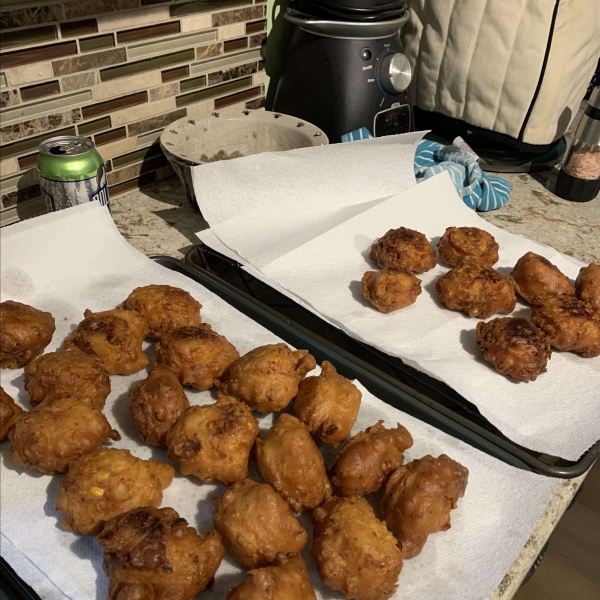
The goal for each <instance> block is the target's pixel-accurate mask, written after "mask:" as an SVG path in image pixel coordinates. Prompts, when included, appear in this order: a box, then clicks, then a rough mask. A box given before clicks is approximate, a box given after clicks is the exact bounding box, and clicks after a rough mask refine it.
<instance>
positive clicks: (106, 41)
mask: <svg viewBox="0 0 600 600" xmlns="http://www.w3.org/2000/svg"><path fill="white" fill-rule="evenodd" d="M114 45H115V36H114V35H113V34H112V33H108V34H106V35H95V36H93V37H88V38H81V39H80V40H79V50H80V51H81V52H95V51H96V50H102V49H104V48H113V47H114Z"/></svg>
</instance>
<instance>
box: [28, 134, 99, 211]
mask: <svg viewBox="0 0 600 600" xmlns="http://www.w3.org/2000/svg"><path fill="white" fill-rule="evenodd" d="M39 151H40V155H39V158H38V163H37V166H38V172H39V174H40V187H41V188H42V195H43V196H44V199H45V201H46V206H47V208H48V212H54V211H57V210H63V208H69V207H71V206H75V205H77V204H86V203H87V202H94V201H98V202H100V204H101V205H102V206H108V207H109V208H110V204H109V201H108V190H107V189H106V169H105V167H104V161H103V160H102V157H101V156H100V154H99V153H98V151H97V150H96V148H95V146H94V142H92V141H91V140H89V139H88V138H85V137H81V136H72V135H60V136H58V137H53V138H50V139H48V140H45V141H43V142H42V143H41V144H40V146H39Z"/></svg>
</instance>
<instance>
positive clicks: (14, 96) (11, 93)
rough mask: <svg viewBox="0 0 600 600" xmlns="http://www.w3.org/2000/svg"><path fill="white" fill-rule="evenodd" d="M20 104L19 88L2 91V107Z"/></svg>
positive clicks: (0, 95) (0, 93)
mask: <svg viewBox="0 0 600 600" xmlns="http://www.w3.org/2000/svg"><path fill="white" fill-rule="evenodd" d="M15 104H19V92H18V91H17V90H4V91H3V92H0V108H4V107H5V106H14V105H15Z"/></svg>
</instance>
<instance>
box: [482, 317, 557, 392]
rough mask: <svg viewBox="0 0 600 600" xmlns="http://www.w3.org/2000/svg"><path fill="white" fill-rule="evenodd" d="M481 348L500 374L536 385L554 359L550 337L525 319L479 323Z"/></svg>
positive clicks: (508, 318)
mask: <svg viewBox="0 0 600 600" xmlns="http://www.w3.org/2000/svg"><path fill="white" fill-rule="evenodd" d="M475 335H476V341H477V345H478V346H479V348H480V349H481V350H482V352H483V358H485V360H487V362H489V363H491V364H492V365H493V366H494V367H495V369H496V370H497V371H498V373H502V374H503V375H509V376H510V377H512V378H513V379H516V380H517V381H535V380H536V379H537V378H538V376H539V375H540V374H541V373H545V372H546V364H547V363H548V361H549V360H550V357H551V356H552V352H551V350H550V344H549V342H548V338H547V337H546V335H545V334H544V333H543V332H542V331H541V330H540V329H538V328H537V327H536V326H535V325H534V324H533V323H531V322H530V321H528V320H527V319H524V318H522V317H517V318H513V317H504V318H501V319H493V320H491V321H488V322H487V323H484V322H483V321H480V322H479V323H477V329H476V334H475Z"/></svg>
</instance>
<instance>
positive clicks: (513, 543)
mask: <svg viewBox="0 0 600 600" xmlns="http://www.w3.org/2000/svg"><path fill="white" fill-rule="evenodd" d="M0 251H1V252H2V271H1V282H2V288H1V296H2V300H7V299H13V300H17V301H21V302H26V303H30V304H32V305H34V306H36V307H37V308H40V309H42V310H48V311H51V312H52V314H53V315H54V317H55V319H56V324H57V330H56V333H55V334H54V337H53V340H52V343H51V345H50V346H49V347H48V348H47V351H52V350H55V349H57V348H58V347H59V346H60V345H61V344H62V341H63V340H64V338H65V337H66V336H67V334H68V333H69V332H70V331H71V330H72V329H73V328H74V327H75V326H76V324H77V323H78V322H79V321H80V319H81V318H82V313H83V311H84V309H85V308H90V309H92V310H95V311H98V310H106V309H109V308H111V307H114V306H115V305H117V304H118V303H120V302H121V301H122V300H123V299H124V298H125V297H126V296H127V295H128V294H129V292H130V291H131V290H132V289H133V288H134V287H137V286H141V285H147V284H151V283H163V284H170V285H174V286H178V287H181V288H183V289H186V290H188V291H189V292H190V293H191V294H192V295H193V296H194V297H195V298H197V299H198V300H199V301H200V302H201V304H202V305H203V309H202V314H203V318H204V319H205V320H206V321H207V322H208V323H210V324H211V325H213V326H214V328H215V329H216V330H217V331H219V332H220V333H222V334H224V335H225V336H226V337H227V338H228V339H229V340H230V341H231V342H233V343H234V344H235V346H236V347H237V348H238V350H239V351H240V353H244V352H247V351H248V350H250V349H251V348H254V347H256V346H258V345H261V344H266V343H273V342H276V341H278V338H277V337H276V336H274V335H273V334H271V333H270V332H269V331H267V330H265V329H264V328H262V327H261V326H259V325H257V324H256V323H254V322H253V321H251V320H250V319H249V318H247V317H245V316H244V315H242V314H241V313H239V312H237V311H236V310H235V309H233V308H232V307H230V306H229V305H228V304H226V303H225V302H224V301H222V300H221V299H219V298H218V297H216V296H215V295H214V294H212V293H211V292H209V291H208V290H206V289H204V288H203V287H202V286H200V285H198V284H196V283H194V282H193V281H191V280H190V279H188V278H186V277H184V276H182V275H179V274H177V273H173V272H171V271H169V270H167V269H165V268H163V267H160V266H158V265H157V264H155V263H154V262H152V261H151V260H149V259H148V258H146V257H145V256H143V255H142V254H141V253H139V252H137V251H136V250H134V249H133V248H132V247H131V246H129V244H127V242H126V241H125V240H124V239H123V238H122V237H121V236H120V234H119V233H118V232H117V230H116V228H115V227H114V224H113V222H112V220H111V218H110V216H109V213H108V212H107V210H106V209H104V208H102V207H100V206H96V205H95V204H89V205H85V206H79V207H75V208H71V209H68V210H66V211H62V212H59V213H56V214H53V215H47V216H45V217H40V218H38V219H34V220H30V221H25V222H23V223H20V224H17V225H13V226H11V227H10V228H8V229H5V230H3V233H2V239H1V249H0ZM149 354H150V355H151V356H152V352H151V350H149ZM144 377H145V372H140V373H136V374H134V375H131V376H127V377H122V376H113V377H112V378H111V383H112V392H111V394H110V396H109V398H108V401H107V404H106V408H105V411H104V412H105V414H106V416H107V417H108V419H109V421H110V422H111V425H112V426H113V427H115V428H116V429H118V430H119V432H120V433H121V435H122V437H123V439H122V440H121V441H120V442H118V443H116V444H114V445H115V446H117V447H121V448H127V449H129V450H131V451H132V452H133V453H134V454H135V455H136V456H139V457H140V458H153V459H157V460H167V458H166V452H165V451H164V450H162V449H157V448H150V447H148V446H145V445H143V444H142V443H141V442H140V440H139V439H138V437H137V434H136V431H135V428H134V426H133V423H132V420H131V416H130V413H129V405H128V399H127V394H128V390H129V389H130V387H131V386H132V385H133V384H134V383H135V382H137V381H139V380H141V379H142V378H144ZM1 382H2V386H3V387H4V388H5V390H6V391H7V392H8V393H9V394H10V395H11V396H13V397H15V398H16V399H17V400H18V402H19V403H20V404H21V405H22V406H23V407H24V408H28V403H27V394H26V393H25V392H24V391H23V370H22V369H19V370H9V369H3V370H2V373H1ZM358 385H360V384H358ZM361 389H362V392H363V401H362V406H361V410H360V413H359V417H358V420H357V422H356V424H355V427H354V430H353V433H356V432H357V431H359V430H361V429H364V428H365V427H367V426H369V425H371V424H373V423H375V422H376V421H377V420H378V419H384V420H385V422H386V424H387V425H388V426H393V425H395V423H396V422H401V423H402V424H403V425H405V426H406V427H407V428H408V429H409V430H410V431H411V433H412V435H413V437H414V440H415V445H414V447H413V448H411V449H410V450H409V451H408V452H407V453H406V454H407V460H411V459H413V458H417V457H420V456H423V455H425V454H433V455H434V456H437V455H439V454H441V453H446V454H448V455H449V456H451V457H452V458H454V459H455V460H458V461H459V462H461V463H462V464H463V465H465V466H466V467H467V468H468V469H469V471H470V476H469V485H468V487H467V492H466V496H465V498H464V499H462V500H461V501H460V502H459V505H458V508H457V509H456V510H454V511H453V512H452V529H451V530H450V531H448V532H446V533H439V534H435V535H433V536H431V537H430V540H429V541H428V543H427V545H426V546H425V549H424V551H423V553H422V554H421V555H420V556H419V557H417V558H415V559H413V560H410V561H407V562H406V563H405V566H404V569H403V572H402V574H401V576H400V580H399V588H398V592H397V593H396V594H395V596H394V598H395V599H396V600H400V599H402V600H404V599H406V600H409V599H410V600H483V599H485V598H487V597H489V595H490V594H491V592H492V591H493V590H494V589H495V588H496V587H497V585H498V584H499V582H500V581H501V579H502V577H503V576H504V574H505V573H506V571H507V569H508V568H509V566H510V565H511V563H512V562H513V560H514V559H515V558H516V557H517V555H518V553H519V551H520V550H521V548H522V547H523V545H524V544H525V542H526V541H527V539H528V538H529V536H530V535H531V533H532V531H533V529H534V527H535V525H536V523H537V521H538V520H539V518H540V516H541V515H542V513H543V510H544V508H545V506H546V505H547V503H548V502H549V500H550V498H551V497H552V495H553V493H554V492H555V491H556V489H557V487H558V485H559V481H557V480H553V479H548V478H544V477H541V476H538V475H535V474H532V473H528V472H525V471H521V470H518V469H515V468H513V467H510V466H508V465H505V464H504V463H501V462H499V461H498V460H496V459H493V458H491V457H489V456H487V455H485V454H483V453H481V452H479V451H477V450H475V449H473V448H471V447H470V446H467V445H466V444H464V443H462V442H460V441H458V440H456V439H454V438H452V437H450V436H448V435H446V434H444V433H442V432H440V431H438V430H436V429H434V428H433V427H431V426H429V425H426V424H424V423H422V422H420V421H418V420H416V419H414V418H412V417H410V416H408V415H405V414H403V413H401V412H400V411H398V410H396V409H394V408H392V407H390V406H388V405H386V404H384V403H383V402H381V401H379V400H378V399H376V398H374V397H373V396H372V395H371V394H369V393H368V392H367V391H366V390H365V389H364V388H362V386H361ZM186 393H187V395H188V397H189V399H190V402H191V403H192V404H202V403H209V402H213V401H214V399H215V395H214V393H212V392H208V391H207V392H197V391H193V390H190V389H188V390H186ZM272 420H273V416H272V415H271V416H265V417H262V418H261V419H260V422H261V430H262V432H263V435H264V432H265V431H266V429H267V428H268V427H269V426H270V424H271V422H272ZM324 453H325V455H326V458H327V459H328V461H329V464H331V460H332V458H333V457H332V456H331V454H330V453H331V448H329V447H328V448H326V449H325V450H324ZM1 456H2V467H1V481H2V485H1V489H0V492H1V506H2V511H1V531H2V537H1V542H2V545H1V552H2V556H3V557H4V558H5V559H6V560H7V561H8V562H9V564H11V565H12V566H13V568H15V570H16V571H17V573H18V574H19V575H20V576H21V577H23V578H24V579H25V581H27V582H28V583H29V584H31V585H32V586H33V587H34V589H35V590H36V591H37V592H38V593H39V594H40V595H41V597H42V598H43V599H44V600H55V599H56V600H58V599H60V598H70V599H72V600H95V599H96V600H102V599H103V598H106V593H107V578H106V576H105V575H104V573H103V572H102V568H101V563H102V552H101V551H100V548H99V546H98V545H97V543H96V541H95V539H94V538H90V537H86V536H80V535H76V534H72V533H69V532H66V531H64V530H62V529H61V527H60V525H59V522H60V515H58V514H57V513H56V511H55V503H56V497H57V494H58V492H59V477H58V476H53V477H51V476H48V475H42V474H39V473H38V474H36V473H35V472H32V473H27V472H25V471H24V470H23V469H22V468H20V467H18V466H17V465H15V463H14V462H13V461H12V459H11V456H10V453H9V451H8V443H5V444H2V451H1ZM251 476H253V477H256V478H259V475H258V474H257V472H256V469H255V467H254V465H252V466H251ZM223 489H224V487H223V486H221V485H206V484H202V483H200V482H198V481H197V480H195V479H193V478H187V477H182V476H181V475H179V474H178V475H176V477H175V479H174V481H173V484H172V485H171V486H170V487H169V488H168V489H167V490H165V494H164V501H163V506H172V507H173V508H175V509H176V510H177V511H178V512H179V513H180V515H181V516H183V517H184V518H186V519H187V520H188V521H189V523H190V524H191V525H193V526H196V527H197V528H198V530H199V532H200V533H202V534H204V533H206V532H207V531H208V530H209V529H211V528H212V519H211V514H212V500H211V498H212V497H213V496H215V495H217V494H220V493H221V492H222V491H223ZM301 520H302V522H303V524H304V525H305V526H307V527H310V523H309V521H310V520H309V517H308V515H302V516H301ZM304 554H305V557H306V559H307V560H308V563H309V567H310V571H311V577H312V579H313V582H314V584H315V587H316V589H317V596H318V598H319V599H320V600H321V599H323V600H325V599H328V600H329V599H331V600H333V599H340V598H342V596H341V595H340V594H338V593H333V592H331V591H330V590H328V589H327V588H326V587H325V586H323V585H322V584H321V583H320V582H319V580H318V577H317V575H316V571H315V568H314V563H313V562H312V560H311V559H310V554H309V548H307V549H306V550H305V553H304ZM244 577H245V575H244V573H243V572H242V571H241V570H240V569H239V568H238V566H237V565H236V564H235V562H234V561H233V559H231V557H230V556H229V555H226V558H225V560H224V561H223V564H222V566H221V568H220V569H219V571H218V573H217V577H216V582H215V586H214V588H213V589H212V590H211V591H210V592H207V593H205V594H203V595H202V596H201V598H203V599H206V600H222V599H223V598H224V597H225V594H226V592H227V590H228V589H229V587H231V586H234V585H237V584H238V583H239V582H241V581H242V580H243V579H244Z"/></svg>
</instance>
